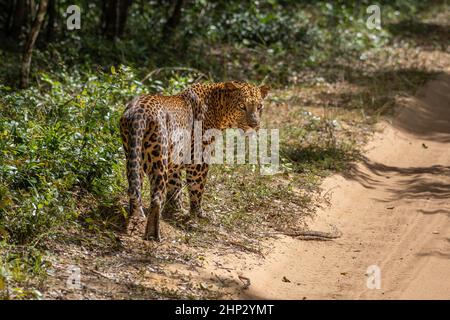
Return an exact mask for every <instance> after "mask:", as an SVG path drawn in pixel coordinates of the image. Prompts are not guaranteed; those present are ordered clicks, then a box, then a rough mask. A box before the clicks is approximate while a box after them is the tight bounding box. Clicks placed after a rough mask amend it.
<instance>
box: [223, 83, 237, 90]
mask: <svg viewBox="0 0 450 320" xmlns="http://www.w3.org/2000/svg"><path fill="white" fill-rule="evenodd" d="M223 86H224V88H225V89H226V90H230V91H233V90H238V89H239V88H240V87H239V84H238V83H237V82H236V81H228V82H225V83H224V84H223Z"/></svg>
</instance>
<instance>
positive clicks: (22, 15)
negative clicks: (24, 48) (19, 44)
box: [9, 0, 28, 38]
mask: <svg viewBox="0 0 450 320" xmlns="http://www.w3.org/2000/svg"><path fill="white" fill-rule="evenodd" d="M15 4H16V6H15V8H14V15H13V17H12V23H11V28H10V33H9V34H10V35H11V36H12V37H14V38H18V37H19V36H20V33H21V31H22V27H23V26H24V24H25V23H26V20H27V19H26V17H27V9H28V6H27V1H26V0H17V1H16V3H15Z"/></svg>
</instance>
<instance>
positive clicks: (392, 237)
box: [221, 74, 450, 299]
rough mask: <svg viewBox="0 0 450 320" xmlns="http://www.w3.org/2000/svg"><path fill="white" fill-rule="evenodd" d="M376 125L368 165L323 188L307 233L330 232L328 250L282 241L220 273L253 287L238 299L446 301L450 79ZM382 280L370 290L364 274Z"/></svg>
mask: <svg viewBox="0 0 450 320" xmlns="http://www.w3.org/2000/svg"><path fill="white" fill-rule="evenodd" d="M402 104H403V105H404V107H403V108H402V109H401V110H399V113H398V115H397V116H396V117H395V119H394V121H392V123H388V122H382V123H381V124H380V127H379V130H378V132H377V133H376V134H375V136H374V138H373V139H372V141H371V142H370V143H369V145H368V146H367V151H366V153H365V155H366V158H365V160H364V161H363V162H361V163H359V164H357V165H356V166H355V167H354V168H353V170H351V172H350V173H349V174H347V175H346V176H345V177H343V176H333V177H330V178H328V179H326V180H325V182H324V184H323V190H324V193H330V192H331V193H332V197H331V205H330V206H329V207H328V208H326V209H323V210H322V211H321V212H319V213H318V215H317V216H318V217H319V218H318V220H317V221H313V222H312V223H311V224H310V227H311V229H313V230H324V231H326V230H327V229H329V226H328V225H329V224H332V225H335V226H336V227H337V228H338V229H340V230H341V231H342V232H343V236H342V237H341V238H340V239H338V240H335V241H326V242H322V241H300V240H296V239H293V238H288V237H281V238H280V239H278V240H276V241H274V245H273V250H271V253H270V254H269V255H268V256H267V257H266V258H265V259H264V260H262V261H261V259H256V258H254V260H252V259H247V260H245V261H241V260H239V261H236V260H234V261H233V259H231V260H230V261H226V260H225V262H224V260H221V261H222V263H223V264H224V265H227V266H228V267H230V268H232V269H234V270H238V272H239V274H240V275H241V276H243V277H244V279H245V278H248V279H250V283H251V285H250V286H249V288H248V289H247V290H243V291H241V293H240V294H239V295H238V296H236V298H245V299H253V298H256V299H305V298H306V299H373V298H375V299H379V298H381V299H410V298H411V299H432V298H435V299H449V298H450V76H449V75H448V74H442V75H441V76H439V77H438V78H437V79H436V80H433V81H431V82H429V83H428V84H427V85H426V86H425V87H424V88H422V89H421V90H419V92H418V94H417V95H416V98H410V99H407V100H405V101H403V103H402ZM371 265H376V266H378V267H379V268H380V271H381V288H380V289H368V288H367V285H366V283H367V276H366V275H365V274H366V270H367V268H368V267H369V266H371Z"/></svg>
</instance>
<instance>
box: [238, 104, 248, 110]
mask: <svg viewBox="0 0 450 320" xmlns="http://www.w3.org/2000/svg"><path fill="white" fill-rule="evenodd" d="M239 109H241V110H247V107H246V106H245V104H241V105H240V106H239Z"/></svg>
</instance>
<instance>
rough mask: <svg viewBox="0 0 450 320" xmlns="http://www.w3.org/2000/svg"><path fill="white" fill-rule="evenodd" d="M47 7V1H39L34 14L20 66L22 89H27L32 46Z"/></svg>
mask: <svg viewBox="0 0 450 320" xmlns="http://www.w3.org/2000/svg"><path fill="white" fill-rule="evenodd" d="M47 5H48V0H41V1H40V2H39V9H38V12H37V14H36V19H34V22H33V25H32V27H31V30H30V33H29V35H28V39H27V43H26V44H25V50H24V53H23V58H22V66H21V72H20V86H21V87H22V88H26V87H28V82H29V78H30V65H31V55H32V54H33V48H34V44H35V42H36V39H37V37H38V35H39V31H40V29H41V26H42V22H43V21H44V17H45V13H46V11H47Z"/></svg>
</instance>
